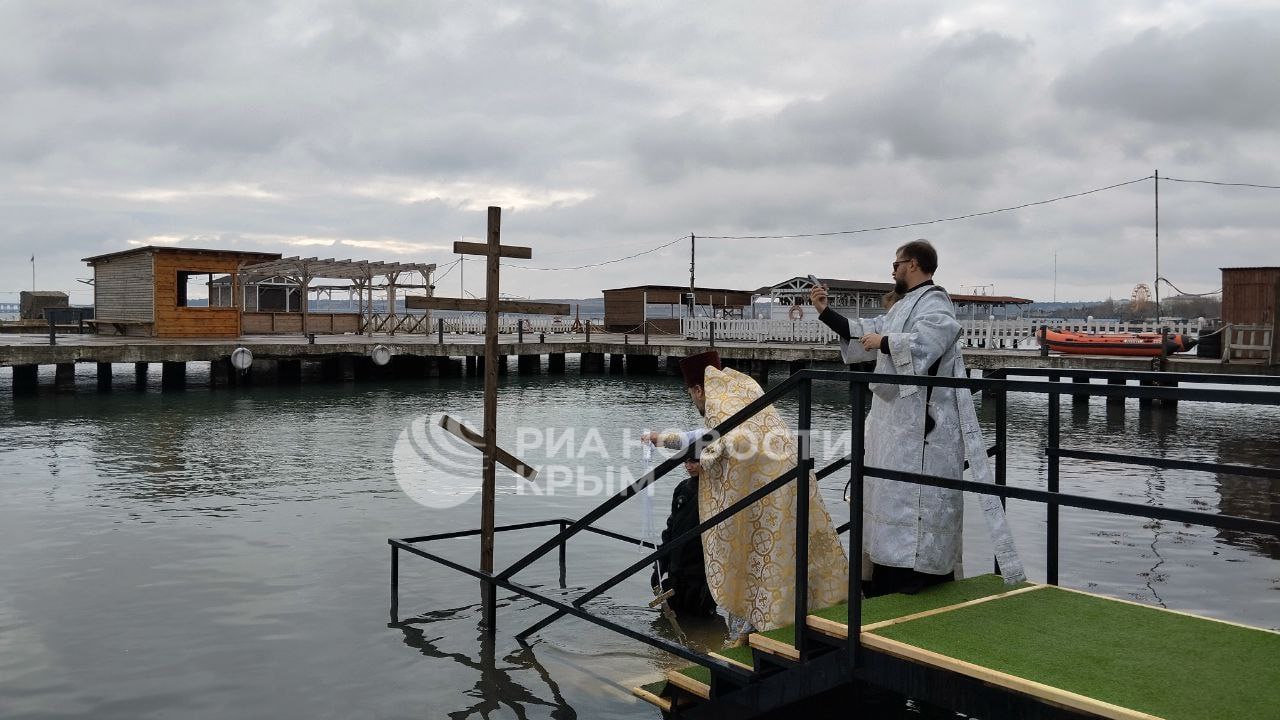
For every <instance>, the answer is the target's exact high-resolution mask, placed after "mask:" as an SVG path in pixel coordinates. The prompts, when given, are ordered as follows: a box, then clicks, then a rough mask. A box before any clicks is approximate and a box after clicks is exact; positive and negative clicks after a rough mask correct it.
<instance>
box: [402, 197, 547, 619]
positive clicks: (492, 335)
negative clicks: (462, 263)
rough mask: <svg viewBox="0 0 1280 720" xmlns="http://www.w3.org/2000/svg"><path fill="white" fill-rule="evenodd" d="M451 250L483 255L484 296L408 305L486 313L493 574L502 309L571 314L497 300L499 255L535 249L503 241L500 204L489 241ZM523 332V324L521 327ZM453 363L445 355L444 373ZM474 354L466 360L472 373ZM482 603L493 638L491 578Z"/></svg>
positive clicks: (486, 522) (484, 518) (486, 478)
mask: <svg viewBox="0 0 1280 720" xmlns="http://www.w3.org/2000/svg"><path fill="white" fill-rule="evenodd" d="M453 251H454V252H455V253H457V254H459V255H482V256H484V258H485V298H484V300H483V301H480V300H468V299H464V298H442V297H420V296H416V295H414V296H408V297H406V298H405V309H406V310H409V309H421V310H459V311H463V312H474V311H477V310H480V311H483V312H484V314H485V327H484V355H483V358H482V360H483V367H484V427H483V433H482V438H481V439H482V442H478V443H477V446H478V447H479V448H480V449H481V450H483V451H484V459H483V470H482V479H481V486H480V494H481V497H480V571H481V572H483V573H486V574H488V575H492V574H493V545H494V502H495V496H496V494H497V462H499V461H500V460H501V456H500V455H499V452H498V444H497V437H498V375H499V373H505V369H506V365H507V358H506V355H499V354H498V313H499V312H508V313H526V314H529V313H531V314H535V315H539V314H540V315H567V314H568V313H569V306H568V305H567V304H557V303H530V302H520V301H499V300H498V270H499V267H500V264H499V261H500V258H514V259H518V260H528V259H530V258H532V257H533V250H532V249H530V248H527V247H517V246H513V245H503V244H502V208H498V207H490V208H489V214H488V228H487V233H486V242H484V243H473V242H462V241H459V242H455V243H454V244H453ZM439 327H440V333H441V334H440V343H441V344H443V343H444V325H443V321H442V322H441V325H440V326H439ZM521 335H523V327H522V328H521ZM446 366H451V361H446V360H444V359H442V361H441V374H442V375H443V374H444V371H445V368H446ZM471 367H472V365H471V358H468V360H467V369H468V371H470V369H471ZM482 582H483V584H482V585H481V601H482V603H483V621H484V626H485V632H486V633H487V634H488V636H489V637H493V635H494V633H495V632H496V630H497V615H496V608H497V603H496V600H497V593H496V592H495V590H496V587H495V586H494V584H493V583H492V582H491V581H490V580H484V581H482Z"/></svg>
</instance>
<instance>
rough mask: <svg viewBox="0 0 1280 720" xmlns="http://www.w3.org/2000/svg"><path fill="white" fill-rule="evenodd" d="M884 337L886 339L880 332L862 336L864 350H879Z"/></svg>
mask: <svg viewBox="0 0 1280 720" xmlns="http://www.w3.org/2000/svg"><path fill="white" fill-rule="evenodd" d="M883 339H884V336H883V335H881V334H880V333H867V334H866V335H863V336H862V349H863V350H879V349H880V341H881V340H883Z"/></svg>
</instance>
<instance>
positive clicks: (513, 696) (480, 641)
mask: <svg viewBox="0 0 1280 720" xmlns="http://www.w3.org/2000/svg"><path fill="white" fill-rule="evenodd" d="M477 610H478V608H475V607H472V608H459V609H456V610H453V611H446V612H445V613H443V615H442V614H441V613H432V614H430V615H425V616H421V617H418V618H413V619H410V620H402V621H400V622H396V623H390V624H389V625H388V627H392V628H395V629H398V630H400V632H401V633H403V634H404V644H405V645H408V646H409V647H411V648H414V649H415V650H417V651H418V652H420V653H422V654H423V655H425V656H427V657H429V658H436V659H440V660H447V661H449V662H452V663H455V664H457V665H458V666H461V667H464V668H468V669H470V670H472V671H473V672H474V673H475V674H476V675H477V676H478V677H477V679H476V682H475V685H474V686H473V687H472V688H471V689H470V690H463V691H462V694H463V696H465V697H467V698H469V699H472V700H474V702H472V703H471V705H469V706H467V707H465V708H462V709H460V710H454V711H451V712H449V717H450V718H452V719H453V720H464V719H465V718H472V717H481V718H488V717H490V716H491V714H493V713H495V712H498V711H500V710H502V709H504V708H505V709H507V710H509V711H511V712H512V713H513V714H514V715H515V717H517V718H519V719H520V720H526V719H527V718H528V717H529V711H530V709H534V708H536V709H537V710H538V714H537V717H544V716H545V717H551V718H555V719H556V720H569V719H571V718H576V717H578V713H577V712H576V711H575V710H574V709H573V708H572V707H570V706H569V703H568V702H567V701H566V700H565V698H564V695H563V694H562V693H561V692H560V686H559V685H557V684H556V681H555V679H553V678H552V677H551V674H550V673H549V672H547V669H546V668H545V667H544V666H543V665H542V664H541V663H539V662H538V658H537V656H536V655H535V654H534V652H533V648H532V647H530V646H519V645H518V646H516V647H515V648H514V649H512V650H511V651H510V652H508V653H507V654H506V655H504V656H503V657H502V661H501V664H499V662H498V660H497V652H496V648H495V641H494V639H493V638H491V637H489V634H488V633H487V632H485V631H483V630H480V631H479V632H478V633H477V635H476V643H475V645H470V644H466V645H465V647H466V648H467V650H466V651H465V652H448V651H445V650H442V649H441V648H440V646H439V644H438V642H439V641H440V640H441V639H442V638H429V637H428V636H427V633H426V630H427V628H428V627H430V626H431V624H432V623H435V622H438V621H439V620H441V619H443V618H444V617H452V616H453V615H456V614H458V613H460V612H469V613H470V614H475V613H476V611H477ZM477 648H478V652H477ZM529 671H532V672H533V674H535V675H536V676H537V679H538V682H539V683H540V684H541V685H542V686H543V687H545V688H546V691H545V692H544V691H539V692H536V693H535V692H534V691H531V690H529V689H528V688H527V687H525V686H524V685H522V684H521V683H520V682H519V681H518V680H517V679H516V677H515V676H516V675H517V674H521V676H522V677H523V676H524V674H527V673H528V672H529ZM548 695H549V697H548ZM427 717H432V714H428V715H427Z"/></svg>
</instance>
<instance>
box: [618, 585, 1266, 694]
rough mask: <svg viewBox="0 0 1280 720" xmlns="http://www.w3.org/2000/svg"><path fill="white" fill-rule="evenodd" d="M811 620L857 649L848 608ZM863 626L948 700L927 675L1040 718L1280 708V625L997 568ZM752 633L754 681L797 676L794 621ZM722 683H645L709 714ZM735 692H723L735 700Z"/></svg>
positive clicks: (913, 677)
mask: <svg viewBox="0 0 1280 720" xmlns="http://www.w3.org/2000/svg"><path fill="white" fill-rule="evenodd" d="M808 626H809V627H808V632H809V635H810V636H811V637H820V638H825V639H826V640H827V642H828V644H829V646H830V653H832V654H834V655H842V654H843V648H844V647H845V644H846V643H847V638H848V608H847V606H845V605H839V606H836V607H833V608H827V609H825V610H822V611H818V612H815V613H812V614H810V615H809V618H808ZM859 637H860V640H861V643H862V645H863V648H864V652H866V653H867V654H868V655H871V656H875V657H874V658H869V663H868V664H869V665H871V666H873V667H874V666H875V665H876V663H875V659H876V658H879V659H890V660H893V661H896V662H897V663H898V666H897V668H896V669H895V670H893V671H891V672H889V673H882V677H881V678H880V679H881V680H882V681H883V682H884V683H885V684H886V685H887V686H888V687H890V689H896V690H899V691H904V692H906V691H907V690H906V688H908V687H909V688H913V689H914V692H915V693H917V694H916V697H921V699H925V700H929V699H930V697H929V696H930V695H931V694H933V695H934V699H937V700H938V701H940V702H946V700H944V699H943V698H942V697H938V695H944V696H945V695H947V694H948V692H950V691H943V690H937V689H933V690H931V687H930V683H929V681H928V680H926V679H922V678H927V677H930V676H931V677H933V678H946V677H948V676H951V677H952V680H951V683H952V684H955V683H956V682H958V681H959V679H963V680H964V681H965V682H972V683H977V684H979V685H980V686H982V687H984V688H987V689H989V690H988V691H987V694H988V695H992V694H994V695H995V696H1001V695H1003V696H1005V697H1003V698H1002V699H1001V702H1006V703H1007V702H1013V703H1015V704H1018V703H1021V704H1022V706H1024V707H1027V708H1032V707H1035V708H1037V712H1036V716H1041V715H1042V713H1041V712H1039V711H1040V710H1042V711H1043V716H1047V717H1052V716H1055V713H1057V712H1058V711H1059V710H1061V711H1064V712H1063V713H1062V716H1064V717H1078V716H1085V717H1099V718H1112V719H1114V720H1159V719H1163V720H1192V719H1202V718H1218V717H1221V718H1264V717H1280V715H1278V714H1277V713H1280V710H1278V708H1280V633H1277V632H1275V631H1273V630H1266V629H1261V628H1253V627H1248V626H1244V625H1238V624H1234V623H1229V622H1225V621H1221V620H1214V619H1211V618H1205V617H1199V616H1196V615H1191V614H1186V613H1180V612H1174V611H1170V610H1165V609H1162V608H1158V607H1153V606H1148V605H1140V604H1137V603H1132V602H1128V601H1123V600H1116V599H1113V598H1108V597H1104V596H1101V595H1096V594H1092V593H1086V592H1083V591H1078V590H1071V589H1067V588H1061V587H1057V586H1052V585H1036V584H1029V583H1024V584H1022V585H1019V586H1014V587H1010V586H1006V585H1004V583H1003V582H1002V581H1001V580H1000V578H998V577H996V576H992V575H984V576H978V577H974V578H969V579H966V580H961V581H958V582H954V583H948V584H945V585H941V586H936V587H934V588H930V589H928V590H925V591H923V592H921V593H919V594H918V595H887V596H882V597H877V598H871V599H868V600H865V601H864V602H863V605H862V622H861V634H860V636H859ZM749 640H750V644H749V646H748V647H740V648H733V649H729V650H723V651H721V652H720V653H719V655H720V657H721V658H722V659H724V660H726V661H727V662H730V663H733V664H736V665H738V666H740V667H743V668H744V669H748V670H750V671H751V672H752V674H753V675H752V677H753V681H754V680H759V681H760V682H761V683H763V682H765V681H766V680H767V678H768V676H769V674H770V673H773V674H775V675H777V674H785V673H786V668H787V667H788V665H787V663H789V662H793V661H794V660H795V648H794V641H795V628H794V627H786V628H781V629H778V630H774V631H771V632H766V633H757V634H753V635H751V636H750V638H749ZM710 682H711V680H710V674H709V672H708V671H707V670H706V669H705V668H704V667H702V666H697V665H695V666H692V667H688V668H683V669H680V670H673V671H670V672H668V673H667V677H666V678H664V679H662V680H658V681H656V682H654V683H650V684H648V685H645V686H642V687H638V688H634V689H633V694H635V695H636V696H637V697H640V698H642V699H644V700H646V701H648V702H650V703H652V704H654V705H655V706H657V707H658V708H660V709H662V710H663V711H664V712H671V711H672V710H673V709H675V710H680V711H682V714H689V715H690V716H697V715H700V714H702V713H699V712H696V710H697V709H698V708H699V707H701V706H703V705H707V706H710V705H712V704H713V703H710V702H708V700H709V698H710V697H711V695H712V694H711V688H710V685H709V683H710ZM749 690H750V686H748V687H747V688H744V689H743V690H739V691H737V692H746V691H749ZM733 694H734V693H733V692H729V693H725V694H724V698H723V702H727V703H730V704H732V703H733V697H732V696H733ZM948 699H949V700H954V698H948ZM721 701H722V700H721V699H720V698H717V701H716V702H721ZM748 704H750V703H748ZM952 707H953V709H957V710H961V711H966V710H965V709H964V708H960V707H954V705H953V706H952ZM1005 707H1008V706H1007V705H1005ZM707 709H708V710H710V709H712V708H710V707H708V708H707ZM969 709H970V710H973V709H976V708H972V707H971V708H969ZM1028 712H1030V711H1028ZM710 714H713V715H714V714H715V713H710ZM1020 716H1023V715H1020Z"/></svg>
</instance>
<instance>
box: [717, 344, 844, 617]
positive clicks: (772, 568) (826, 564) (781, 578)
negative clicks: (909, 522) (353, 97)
mask: <svg viewBox="0 0 1280 720" xmlns="http://www.w3.org/2000/svg"><path fill="white" fill-rule="evenodd" d="M703 389H704V391H705V393H706V414H705V418H706V425H707V427H708V428H712V427H715V426H716V425H719V424H720V423H721V422H723V421H725V420H726V419H728V418H729V417H730V416H732V415H733V414H734V413H736V412H738V411H739V410H741V409H742V408H744V407H746V406H747V405H748V404H749V403H750V402H751V401H753V400H755V399H756V398H759V397H760V396H761V395H763V394H764V392H763V391H762V390H761V389H760V385H759V384H758V383H756V381H755V380H753V379H751V377H749V376H747V375H744V374H742V373H740V372H738V371H736V370H733V369H730V368H725V369H724V370H717V369H716V368H714V367H708V368H707V369H706V374H705V379H704V384H703ZM796 456H797V453H796V442H795V438H794V436H793V435H792V433H791V429H790V428H789V427H787V425H786V423H784V422H783V420H782V418H781V416H779V415H778V412H777V411H776V410H775V409H774V408H773V406H772V405H771V406H769V407H767V408H765V409H764V410H761V411H760V412H758V413H756V415H755V416H754V417H752V418H750V419H749V420H747V421H745V422H744V423H742V424H741V425H739V426H738V427H737V428H735V429H733V430H731V431H730V432H729V433H728V434H726V435H725V436H724V437H722V438H719V439H717V440H716V441H715V442H713V443H711V444H710V445H709V446H708V447H707V448H706V449H705V450H703V452H702V455H701V458H700V460H701V465H702V469H701V477H700V479H699V482H698V514H699V516H700V517H701V518H702V519H703V520H706V519H707V518H709V517H711V516H712V515H715V514H716V513H718V512H720V511H721V510H723V509H725V508H727V507H729V506H730V505H732V504H733V503H735V502H737V501H738V500H739V499H741V498H742V497H744V496H746V495H747V494H748V493H750V492H751V491H753V490H755V489H756V488H759V487H761V486H763V485H765V484H766V483H768V482H769V481H770V480H773V479H774V478H777V477H779V476H780V475H783V474H784V473H786V472H788V471H790V470H793V469H794V468H795V465H796ZM795 502H796V483H795V482H790V483H788V484H786V485H784V486H782V487H781V488H779V489H778V490H775V491H774V492H772V493H770V494H769V495H767V496H765V497H764V498H762V499H761V500H759V501H757V502H756V503H754V504H752V505H751V506H749V507H748V508H746V509H745V510H743V511H742V512H740V513H738V514H737V515H735V516H733V517H731V518H730V519H728V520H726V521H724V522H723V523H720V524H719V525H717V526H715V527H713V528H711V529H709V530H707V531H706V533H704V534H703V536H702V549H703V553H704V556H705V558H706V567H707V585H708V586H709V587H710V589H711V594H712V596H713V597H714V598H715V600H716V604H717V605H719V606H720V607H721V608H722V609H724V610H726V611H728V612H729V613H730V614H731V615H732V616H736V617H738V618H745V619H746V621H747V622H749V623H750V624H751V626H752V627H754V628H755V629H756V630H772V629H774V628H778V627H781V626H784V625H789V624H791V623H792V622H793V621H794V620H795V597H794V595H795V577H796V574H795V570H796V513H795ZM848 573H849V561H848V559H847V557H846V555H845V552H844V548H842V547H841V546H840V541H839V538H838V536H837V535H836V531H835V526H834V525H833V524H832V522H831V516H830V515H829V514H828V513H827V509H826V506H825V505H823V502H822V498H821V497H820V496H819V494H818V481H817V478H815V477H814V476H813V475H812V474H810V476H809V607H810V608H811V609H814V610H816V609H820V608H825V607H829V606H831V605H835V604H836V603H839V602H842V601H844V599H845V596H846V595H847V591H848V578H849V575H848Z"/></svg>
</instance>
